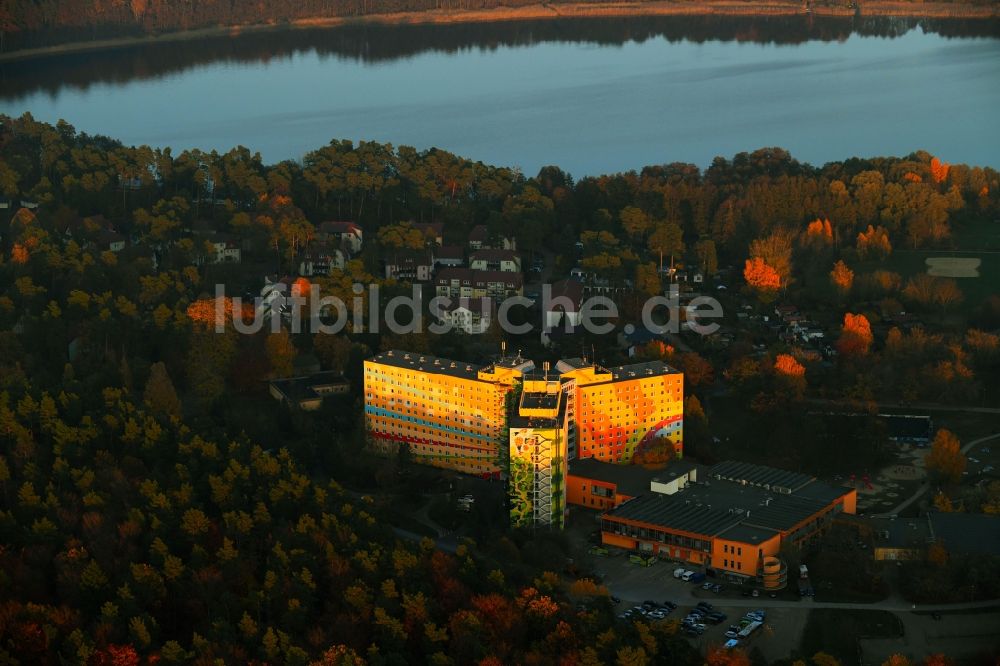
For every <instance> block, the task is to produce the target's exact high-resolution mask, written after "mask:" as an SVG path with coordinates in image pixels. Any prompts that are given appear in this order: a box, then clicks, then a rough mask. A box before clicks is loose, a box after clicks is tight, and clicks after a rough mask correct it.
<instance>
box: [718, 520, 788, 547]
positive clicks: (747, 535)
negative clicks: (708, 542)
mask: <svg viewBox="0 0 1000 666" xmlns="http://www.w3.org/2000/svg"><path fill="white" fill-rule="evenodd" d="M777 533H778V531H777V530H772V529H767V528H763V527H754V526H753V525H743V524H740V525H734V526H732V527H730V528H729V529H727V530H723V531H722V532H721V533H720V534H719V536H720V537H722V538H723V539H728V540H730V541H739V542H741V543H764V542H765V541H767V540H768V539H770V538H772V537H773V536H774V535H775V534H777Z"/></svg>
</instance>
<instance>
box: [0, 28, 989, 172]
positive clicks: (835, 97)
mask: <svg viewBox="0 0 1000 666" xmlns="http://www.w3.org/2000/svg"><path fill="white" fill-rule="evenodd" d="M998 34H1000V33H998V30H997V24H996V23H995V22H980V23H976V22H948V21H937V22H934V21H914V20H903V19H866V20H861V19H819V18H816V19H813V18H811V17H806V16H802V17H785V18H769V19H765V18H755V19H747V18H713V17H702V18H691V17H688V18H663V17H660V18H656V19H634V18H631V19H614V20H601V19H589V20H588V19H576V20H568V21H541V22H537V21H536V22H522V23H512V24H506V23H501V24H489V25H465V26H462V25H442V26H400V27H386V26H350V27H344V28H329V29H310V30H289V29H286V30H280V31H273V32H262V33H248V34H244V35H242V36H236V37H220V38H211V39H205V40H199V41H197V42H195V41H189V42H186V41H177V42H171V43H156V44H148V45H142V46H135V47H128V48H122V49H117V50H114V51H106V52H95V53H82V54H74V55H65V56H58V57H47V58H37V59H32V60H25V61H21V62H9V63H4V64H0V112H2V113H6V114H9V115H20V114H21V113H23V112H25V111H28V112H31V114H32V115H34V116H35V118H37V119H39V120H44V121H48V122H55V121H56V120H58V119H60V118H63V119H65V120H67V121H68V122H70V123H71V124H73V125H74V126H75V127H76V128H77V129H78V130H80V131H85V132H88V133H100V134H107V135H109V136H112V137H115V138H118V139H121V140H122V141H123V142H125V143H127V144H149V145H152V146H171V147H172V148H173V149H174V151H175V153H176V152H178V151H179V150H180V149H184V148H192V147H198V148H202V149H217V150H220V151H222V150H228V149H229V148H231V147H233V146H236V145H245V146H247V147H249V148H251V149H252V150H255V151H260V153H261V154H262V156H263V158H264V159H265V160H266V161H268V162H273V161H278V160H282V159H289V158H291V159H299V158H301V156H302V155H303V154H304V153H305V152H306V151H308V150H311V149H313V148H317V147H319V146H321V145H323V144H325V143H326V142H328V141H329V140H331V139H333V138H347V139H352V140H355V141H357V140H374V141H380V142H391V143H393V144H406V145H411V146H414V147H416V148H418V149H425V148H430V147H439V148H443V149H446V150H449V151H451V152H454V153H457V154H460V155H463V156H465V157H469V158H472V159H476V160H482V161H484V162H487V163H491V164H497V165H507V166H517V167H520V168H521V169H522V170H523V171H524V172H525V173H526V174H528V175H533V174H534V173H536V172H537V171H538V169H539V167H541V166H543V165H546V164H556V165H559V166H561V167H563V168H564V169H566V170H568V171H569V172H570V173H572V174H573V175H574V176H582V175H596V174H601V173H610V172H615V171H622V170H628V169H637V168H640V167H642V166H644V165H647V164H660V163H666V162H675V161H683V162H692V163H695V164H697V165H699V166H702V167H704V166H707V165H708V164H709V163H710V162H711V161H712V159H713V158H714V157H716V156H720V155H721V156H725V157H731V156H732V155H734V154H735V153H737V152H742V151H750V150H753V149H755V148H759V147H762V146H781V147H783V148H786V149H788V150H789V151H791V153H792V155H793V156H795V157H796V158H798V159H800V160H803V161H807V162H810V163H813V164H817V165H818V164H823V163H824V162H828V161H832V160H840V159H844V158H848V157H852V156H866V157H867V156H878V155H905V154H908V153H910V152H913V151H914V150H917V149H924V150H927V151H929V152H931V153H933V154H935V155H938V156H940V157H941V158H942V159H944V160H947V161H950V162H965V163H968V164H974V165H983V166H993V167H998V166H1000V129H998V127H1000V125H998V123H997V109H1000V39H998V38H997V37H998Z"/></svg>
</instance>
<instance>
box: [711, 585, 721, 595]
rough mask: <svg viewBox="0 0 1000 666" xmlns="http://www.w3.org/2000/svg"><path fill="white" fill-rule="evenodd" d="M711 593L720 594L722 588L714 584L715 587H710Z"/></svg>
mask: <svg viewBox="0 0 1000 666" xmlns="http://www.w3.org/2000/svg"><path fill="white" fill-rule="evenodd" d="M712 592H715V593H716V594H718V593H719V592H722V586H721V585H719V584H718V583H716V584H715V585H713V586H712Z"/></svg>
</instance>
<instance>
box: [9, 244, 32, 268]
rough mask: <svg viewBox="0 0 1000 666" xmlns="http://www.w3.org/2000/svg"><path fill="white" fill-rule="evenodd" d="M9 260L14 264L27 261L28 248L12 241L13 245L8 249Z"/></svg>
mask: <svg viewBox="0 0 1000 666" xmlns="http://www.w3.org/2000/svg"><path fill="white" fill-rule="evenodd" d="M10 260H11V261H13V262H14V263H15V264H26V263H28V248H26V247H25V246H23V245H21V244H20V243H14V247H13V248H12V249H11V251H10Z"/></svg>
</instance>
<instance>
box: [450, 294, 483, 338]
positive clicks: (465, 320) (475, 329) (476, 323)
mask: <svg viewBox="0 0 1000 666" xmlns="http://www.w3.org/2000/svg"><path fill="white" fill-rule="evenodd" d="M493 305H494V303H493V301H492V300H491V299H489V298H462V299H458V300H454V301H452V302H451V304H450V305H449V306H448V307H447V308H445V310H444V312H443V313H442V315H443V317H442V318H443V319H444V320H445V321H447V322H448V323H450V324H451V326H452V327H453V328H454V329H455V330H457V331H461V332H462V333H467V334H470V335H475V334H478V333H483V332H485V331H486V330H487V329H488V328H489V327H490V324H491V323H492V321H493V309H494V308H493Z"/></svg>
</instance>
